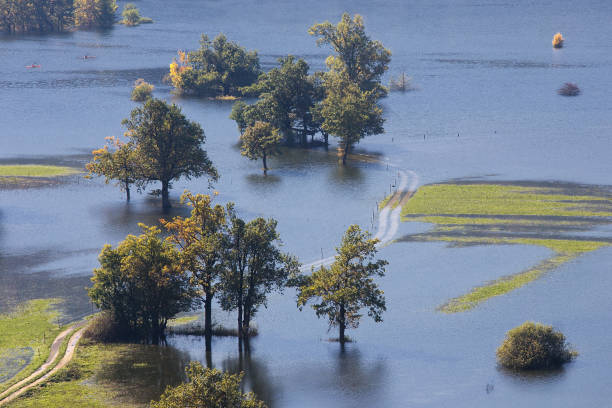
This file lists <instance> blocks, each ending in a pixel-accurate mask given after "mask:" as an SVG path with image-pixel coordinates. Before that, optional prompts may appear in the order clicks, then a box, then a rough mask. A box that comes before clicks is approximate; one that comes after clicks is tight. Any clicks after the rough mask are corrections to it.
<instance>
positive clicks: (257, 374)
mask: <svg viewBox="0 0 612 408" xmlns="http://www.w3.org/2000/svg"><path fill="white" fill-rule="evenodd" d="M220 368H221V369H222V370H223V371H229V372H231V373H239V372H244V379H243V384H244V385H245V386H246V388H247V389H248V390H250V391H253V392H254V393H255V394H256V395H257V397H258V398H259V399H261V400H263V401H266V403H267V404H268V406H269V407H270V408H272V407H273V406H274V405H273V404H272V401H274V400H275V399H276V397H277V395H278V394H279V390H278V387H275V386H274V382H273V381H272V379H271V378H270V376H269V375H268V373H269V369H268V367H267V365H266V364H265V363H264V362H263V360H261V359H258V358H255V357H253V356H252V354H251V352H246V353H245V352H243V353H239V354H238V355H237V356H232V357H228V358H226V359H225V360H223V361H222V362H221V367H220Z"/></svg>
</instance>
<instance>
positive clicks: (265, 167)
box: [263, 150, 268, 173]
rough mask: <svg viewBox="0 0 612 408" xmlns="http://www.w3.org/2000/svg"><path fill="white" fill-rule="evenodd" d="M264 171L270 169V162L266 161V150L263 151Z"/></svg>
mask: <svg viewBox="0 0 612 408" xmlns="http://www.w3.org/2000/svg"><path fill="white" fill-rule="evenodd" d="M263 171H264V173H265V172H266V171H268V164H267V162H266V151H265V150H264V152H263Z"/></svg>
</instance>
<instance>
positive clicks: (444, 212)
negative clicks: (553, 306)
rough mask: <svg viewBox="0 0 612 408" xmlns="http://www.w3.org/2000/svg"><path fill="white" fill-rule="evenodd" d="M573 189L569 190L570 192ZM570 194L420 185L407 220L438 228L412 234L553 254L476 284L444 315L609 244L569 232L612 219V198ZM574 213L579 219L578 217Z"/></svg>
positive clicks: (498, 187)
mask: <svg viewBox="0 0 612 408" xmlns="http://www.w3.org/2000/svg"><path fill="white" fill-rule="evenodd" d="M568 191H569V192H570V193H569V194H568ZM584 191H585V189H584V188H581V189H580V192H581V194H571V188H567V187H566V188H563V187H550V186H547V187H537V186H536V187H525V186H518V185H499V184H433V185H429V186H424V187H421V188H420V189H419V190H418V191H417V193H416V194H415V195H414V197H412V198H411V199H410V200H409V201H408V202H407V203H406V204H405V205H404V207H403V208H402V219H403V220H404V221H419V222H429V223H432V224H434V225H435V228H434V229H433V230H432V231H431V232H429V233H424V234H417V235H414V236H412V237H410V238H411V239H412V240H420V241H442V242H449V243H452V244H455V245H509V244H518V245H538V246H543V247H546V248H548V249H550V250H551V251H553V252H554V254H553V255H552V256H551V257H550V258H549V259H547V260H545V261H542V262H541V263H539V264H538V265H536V266H534V267H532V268H529V269H527V270H525V271H522V272H520V273H517V274H514V275H510V276H504V277H502V278H499V279H497V280H495V281H492V282H487V283H485V284H483V285H480V286H477V287H475V288H473V289H472V290H471V291H469V292H468V293H467V294H464V295H462V296H459V297H456V298H453V299H451V300H449V301H448V302H446V303H445V304H443V305H442V306H440V307H439V308H438V310H440V311H442V312H444V313H457V312H463V311H466V310H470V309H472V308H474V307H476V306H477V305H478V304H480V303H482V302H484V301H486V300H487V299H490V298H492V297H495V296H501V295H504V294H506V293H508V292H510V291H512V290H515V289H518V288H520V287H521V286H524V285H526V284H528V283H529V282H532V281H534V280H535V279H537V278H539V277H540V276H542V274H544V273H546V272H548V271H551V270H553V269H555V268H557V267H559V266H560V265H562V264H564V263H566V262H569V261H571V260H573V259H575V258H576V257H578V256H580V255H582V254H585V253H588V252H591V251H595V250H597V249H599V248H601V247H603V246H607V245H610V243H609V242H608V241H609V239H604V238H601V240H597V238H594V239H592V240H584V239H571V238H570V237H565V236H563V232H564V231H567V230H582V231H586V230H588V229H589V228H591V227H593V226H596V225H602V224H608V223H610V222H612V220H611V219H610V217H612V197H610V195H609V194H608V193H605V192H602V191H595V189H594V190H593V192H594V194H593V195H586V194H584ZM575 217H580V218H579V219H576V218H575Z"/></svg>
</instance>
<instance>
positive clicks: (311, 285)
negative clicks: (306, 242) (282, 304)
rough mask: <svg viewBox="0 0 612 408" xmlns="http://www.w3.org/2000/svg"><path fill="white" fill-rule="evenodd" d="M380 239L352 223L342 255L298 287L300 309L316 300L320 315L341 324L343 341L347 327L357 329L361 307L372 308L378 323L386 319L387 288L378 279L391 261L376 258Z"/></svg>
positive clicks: (340, 249)
mask: <svg viewBox="0 0 612 408" xmlns="http://www.w3.org/2000/svg"><path fill="white" fill-rule="evenodd" d="M377 243H378V240H377V239H371V238H370V234H369V233H368V232H362V231H361V229H360V228H359V226H357V225H351V226H350V227H349V229H348V230H347V231H346V233H345V234H344V237H343V238H342V244H341V245H340V247H339V248H336V251H337V252H338V255H336V259H335V261H334V263H333V264H332V265H331V266H330V267H329V268H327V267H325V266H322V267H321V268H320V269H319V270H317V271H314V272H313V273H312V275H311V276H310V277H305V278H304V279H305V282H304V283H303V284H302V285H301V286H300V287H299V289H298V300H297V304H298V307H299V308H300V310H301V309H302V308H303V307H304V306H305V305H306V304H307V303H308V302H309V301H310V300H312V299H316V302H317V303H314V304H312V308H313V309H314V311H315V313H316V315H317V317H321V316H325V317H327V319H328V321H329V325H330V327H332V326H338V328H339V330H340V335H339V337H338V340H339V341H340V343H341V344H344V342H345V341H346V337H345V334H344V333H345V330H346V329H347V328H350V327H352V328H357V327H358V326H359V320H360V319H361V316H362V315H361V314H360V310H361V309H363V308H367V309H368V316H370V317H372V318H373V319H374V321H375V322H380V321H382V313H383V312H384V311H385V310H386V306H385V298H384V296H383V291H382V290H380V289H379V288H378V285H377V284H376V283H375V282H374V278H375V277H377V276H384V273H385V265H387V261H385V260H377V261H374V256H375V255H376V252H377V250H376V244H377Z"/></svg>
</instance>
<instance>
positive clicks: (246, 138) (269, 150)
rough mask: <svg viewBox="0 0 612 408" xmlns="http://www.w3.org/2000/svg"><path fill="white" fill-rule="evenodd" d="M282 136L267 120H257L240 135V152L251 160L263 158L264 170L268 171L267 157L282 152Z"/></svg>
mask: <svg viewBox="0 0 612 408" xmlns="http://www.w3.org/2000/svg"><path fill="white" fill-rule="evenodd" d="M282 139H283V138H282V136H281V135H280V132H279V131H278V129H275V128H274V127H273V126H272V125H271V124H269V123H266V122H255V124H254V125H252V126H249V127H247V128H246V130H245V131H244V133H243V134H242V135H241V136H240V153H241V154H242V155H243V156H246V157H248V158H249V159H251V160H257V159H260V158H261V159H262V160H263V171H264V173H265V172H266V171H268V164H267V161H266V160H267V158H268V157H269V156H275V155H277V154H280V150H279V146H280V143H281V141H282Z"/></svg>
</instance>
